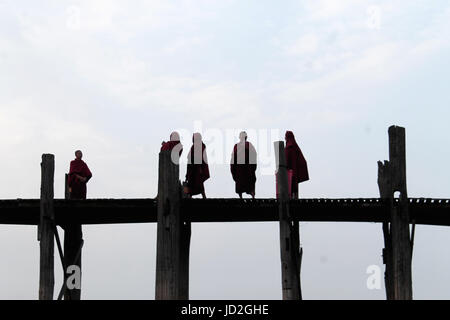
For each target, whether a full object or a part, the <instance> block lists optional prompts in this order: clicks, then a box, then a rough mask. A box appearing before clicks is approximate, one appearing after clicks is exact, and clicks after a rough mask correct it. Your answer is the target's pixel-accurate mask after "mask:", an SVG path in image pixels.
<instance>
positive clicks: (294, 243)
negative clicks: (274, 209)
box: [274, 141, 302, 300]
mask: <svg viewBox="0 0 450 320" xmlns="http://www.w3.org/2000/svg"><path fill="white" fill-rule="evenodd" d="M274 146H275V158H276V167H277V175H278V194H279V198H278V202H279V218H280V250H281V278H282V280H281V281H282V282H281V284H282V289H283V300H301V299H302V295H301V287H300V257H301V254H300V243H299V242H300V241H299V234H298V232H299V228H298V222H297V224H296V223H295V222H294V221H293V219H292V216H291V215H290V212H289V194H288V176H287V169H286V156H285V153H284V142H283V141H278V142H275V143H274Z"/></svg>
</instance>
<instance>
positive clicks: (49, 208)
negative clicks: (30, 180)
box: [38, 154, 55, 300]
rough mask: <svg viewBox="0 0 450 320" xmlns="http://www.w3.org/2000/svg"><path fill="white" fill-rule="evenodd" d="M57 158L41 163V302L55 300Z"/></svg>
mask: <svg viewBox="0 0 450 320" xmlns="http://www.w3.org/2000/svg"><path fill="white" fill-rule="evenodd" d="M54 174H55V157H54V155H52V154H43V155H42V162H41V203H40V222H39V226H38V240H39V241H40V243H39V246H40V266H39V300H53V290H54V286H55V274H54V223H55V211H54V206H53V197H54V190H53V181H54Z"/></svg>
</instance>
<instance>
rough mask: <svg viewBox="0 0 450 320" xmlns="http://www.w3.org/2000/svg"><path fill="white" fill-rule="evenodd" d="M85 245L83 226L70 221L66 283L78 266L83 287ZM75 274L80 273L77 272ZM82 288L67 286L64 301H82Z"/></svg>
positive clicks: (66, 231)
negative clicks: (82, 273) (83, 245)
mask: <svg viewBox="0 0 450 320" xmlns="http://www.w3.org/2000/svg"><path fill="white" fill-rule="evenodd" d="M68 178H69V176H68V174H66V184H65V193H64V194H65V199H66V200H69V199H70V193H69V181H68ZM82 244H83V232H82V226H81V224H80V223H77V222H76V221H68V222H66V224H65V225H64V269H65V270H64V281H67V274H68V271H70V270H72V268H70V269H69V267H70V266H76V268H77V269H78V270H79V272H80V273H79V275H80V279H79V280H80V285H81V250H82ZM75 272H78V271H76V270H75ZM80 299H81V288H79V289H77V288H73V289H69V288H68V287H67V286H66V287H65V290H64V300H80Z"/></svg>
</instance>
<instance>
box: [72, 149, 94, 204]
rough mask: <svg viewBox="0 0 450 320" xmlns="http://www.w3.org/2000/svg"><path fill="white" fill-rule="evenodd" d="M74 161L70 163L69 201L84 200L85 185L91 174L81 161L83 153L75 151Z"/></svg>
mask: <svg viewBox="0 0 450 320" xmlns="http://www.w3.org/2000/svg"><path fill="white" fill-rule="evenodd" d="M75 157H76V158H75V160H72V161H71V162H70V171H69V179H68V180H69V181H68V184H69V192H70V199H86V191H87V189H86V184H87V182H88V181H89V180H90V179H91V178H92V173H91V171H90V170H89V168H88V166H87V164H86V163H85V162H84V161H83V160H81V158H82V157H83V153H82V152H81V151H80V150H77V151H75Z"/></svg>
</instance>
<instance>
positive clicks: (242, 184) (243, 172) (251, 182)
mask: <svg viewBox="0 0 450 320" xmlns="http://www.w3.org/2000/svg"><path fill="white" fill-rule="evenodd" d="M244 152H245V155H244ZM230 170H231V175H232V176H233V180H234V181H235V182H236V189H235V190H236V193H243V192H246V193H248V194H251V193H252V192H255V183H256V174H255V171H256V150H255V148H254V147H253V145H252V144H251V143H250V142H247V141H246V142H245V147H244V145H243V144H242V143H237V144H235V145H234V148H233V153H232V155H231V164H230Z"/></svg>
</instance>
